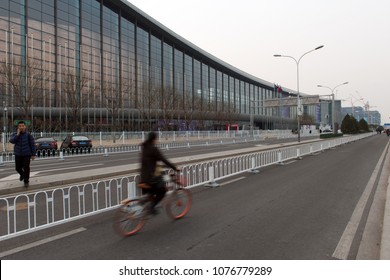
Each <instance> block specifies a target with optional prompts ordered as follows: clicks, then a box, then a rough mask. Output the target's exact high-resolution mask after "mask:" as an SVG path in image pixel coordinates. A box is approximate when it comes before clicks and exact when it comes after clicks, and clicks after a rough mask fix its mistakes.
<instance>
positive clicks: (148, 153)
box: [141, 132, 180, 214]
mask: <svg viewBox="0 0 390 280" xmlns="http://www.w3.org/2000/svg"><path fill="white" fill-rule="evenodd" d="M156 140H157V135H156V133H154V132H150V133H149V135H148V138H147V139H146V141H145V142H143V143H142V154H141V182H142V183H145V184H146V185H148V186H149V187H150V188H148V189H146V191H147V192H148V193H150V194H151V195H152V197H153V202H152V205H151V209H150V211H151V213H152V214H157V213H158V212H157V211H156V209H155V206H156V205H157V204H158V203H159V202H160V201H161V200H162V199H163V198H164V196H165V193H166V192H167V190H166V188H165V182H164V181H163V178H162V176H161V174H159V172H158V170H157V162H159V161H162V162H163V163H165V164H166V165H167V166H169V167H170V168H172V169H173V170H176V171H180V169H178V168H177V167H176V166H175V165H174V164H172V163H171V162H169V161H168V160H167V159H166V158H165V157H164V156H163V154H162V153H161V152H160V150H159V149H158V148H157V147H156V146H155V144H156Z"/></svg>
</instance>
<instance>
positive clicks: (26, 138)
mask: <svg viewBox="0 0 390 280" xmlns="http://www.w3.org/2000/svg"><path fill="white" fill-rule="evenodd" d="M9 141H10V142H11V143H12V144H14V154H15V156H35V141H34V137H33V136H32V135H31V134H30V133H28V132H25V133H20V134H19V136H18V135H17V134H16V133H14V134H12V136H11V138H10V139H9Z"/></svg>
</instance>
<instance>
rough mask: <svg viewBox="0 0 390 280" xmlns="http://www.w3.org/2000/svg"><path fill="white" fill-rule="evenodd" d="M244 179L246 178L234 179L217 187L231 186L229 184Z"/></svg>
mask: <svg viewBox="0 0 390 280" xmlns="http://www.w3.org/2000/svg"><path fill="white" fill-rule="evenodd" d="M245 178H246V177H240V178H236V179H233V180H230V181H226V182H223V183H221V184H219V185H220V186H223V185H228V184H231V183H234V182H237V181H240V180H242V179H245Z"/></svg>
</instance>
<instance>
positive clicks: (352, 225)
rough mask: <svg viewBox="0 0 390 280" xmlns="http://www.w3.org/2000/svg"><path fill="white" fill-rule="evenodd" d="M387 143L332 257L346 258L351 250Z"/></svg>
mask: <svg viewBox="0 0 390 280" xmlns="http://www.w3.org/2000/svg"><path fill="white" fill-rule="evenodd" d="M388 146H389V144H387V145H386V148H385V150H384V151H383V153H382V155H381V157H380V159H379V161H378V163H377V164H376V166H375V169H374V171H373V172H372V175H371V177H370V180H369V181H368V183H367V185H366V188H365V190H364V192H363V194H362V196H361V197H360V199H359V202H358V203H357V204H356V207H355V210H354V211H353V213H352V216H351V218H350V220H349V222H348V224H347V227H346V228H345V230H344V233H343V235H342V236H341V239H340V241H339V243H338V244H337V247H336V249H335V251H334V253H333V257H334V258H337V259H340V260H346V259H347V258H348V255H349V251H350V250H351V246H352V242H353V239H354V238H355V235H356V231H357V229H358V227H359V224H360V221H361V219H362V216H363V211H364V208H365V207H366V204H367V201H368V199H369V197H370V194H371V192H372V189H373V187H374V184H375V181H376V178H377V177H378V173H379V171H380V167H381V165H382V162H383V158H384V157H385V155H386V151H387V148H388Z"/></svg>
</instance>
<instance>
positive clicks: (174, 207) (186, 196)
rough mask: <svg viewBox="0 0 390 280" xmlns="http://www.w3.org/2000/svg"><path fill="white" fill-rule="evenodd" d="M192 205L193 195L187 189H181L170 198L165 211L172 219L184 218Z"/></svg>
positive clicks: (175, 191)
mask: <svg viewBox="0 0 390 280" xmlns="http://www.w3.org/2000/svg"><path fill="white" fill-rule="evenodd" d="M191 205H192V195H191V192H190V191H189V190H187V189H184V188H180V189H176V190H174V191H173V193H172V194H171V197H170V198H169V200H168V202H167V204H166V206H165V210H166V211H167V214H168V215H169V216H170V217H171V218H172V219H176V220H177V219H180V218H183V217H184V216H185V215H186V214H187V213H188V211H190V209H191Z"/></svg>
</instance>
